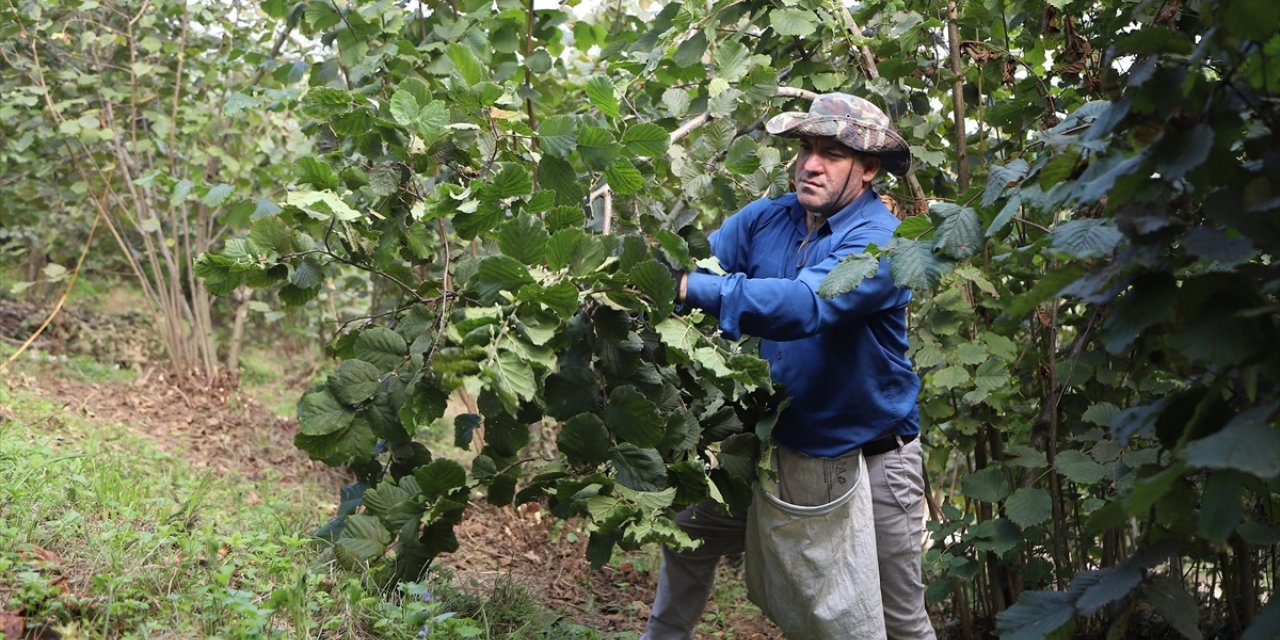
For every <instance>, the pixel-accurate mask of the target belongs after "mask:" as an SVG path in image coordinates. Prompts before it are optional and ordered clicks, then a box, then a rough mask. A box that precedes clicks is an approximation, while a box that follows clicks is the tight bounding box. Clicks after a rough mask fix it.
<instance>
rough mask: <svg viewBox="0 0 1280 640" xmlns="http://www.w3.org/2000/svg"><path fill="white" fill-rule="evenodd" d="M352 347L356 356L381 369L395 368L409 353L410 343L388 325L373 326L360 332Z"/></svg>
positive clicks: (389, 369)
mask: <svg viewBox="0 0 1280 640" xmlns="http://www.w3.org/2000/svg"><path fill="white" fill-rule="evenodd" d="M352 349H353V351H352V352H353V353H354V354H355V356H356V358H359V359H360V360H364V361H365V362H368V363H369V364H372V365H373V366H375V367H378V369H379V370H381V371H391V370H392V369H395V368H396V367H398V366H400V363H401V362H403V361H404V358H405V356H407V355H409V345H408V344H406V343H405V341H404V338H402V337H400V334H398V333H396V332H394V331H392V330H390V329H388V328H386V327H372V328H370V329H366V330H364V331H362V332H360V335H359V336H356V342H355V345H354V346H353V348H352Z"/></svg>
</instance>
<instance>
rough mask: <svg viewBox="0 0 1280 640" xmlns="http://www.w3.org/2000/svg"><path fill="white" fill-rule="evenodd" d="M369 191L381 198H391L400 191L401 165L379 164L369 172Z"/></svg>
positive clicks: (392, 163)
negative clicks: (390, 196)
mask: <svg viewBox="0 0 1280 640" xmlns="http://www.w3.org/2000/svg"><path fill="white" fill-rule="evenodd" d="M369 189H370V190H371V191H373V192H374V193H375V194H377V195H379V196H383V197H386V196H389V195H391V194H394V193H395V192H397V191H399V190H400V164H399V163H396V162H379V163H378V164H376V165H374V166H373V170H372V171H370V172H369Z"/></svg>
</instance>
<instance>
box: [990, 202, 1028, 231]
mask: <svg viewBox="0 0 1280 640" xmlns="http://www.w3.org/2000/svg"><path fill="white" fill-rule="evenodd" d="M1021 208H1022V196H1021V195H1015V196H1013V197H1012V198H1009V201H1008V202H1006V203H1004V207H1002V208H1001V209H1000V213H997V214H996V217H995V218H994V219H992V220H991V225H990V226H988V227H987V233H986V236H987V238H994V237H996V236H997V235H999V234H1000V232H1001V231H1004V228H1005V227H1007V226H1009V222H1011V221H1012V220H1013V218H1014V216H1016V215H1018V210H1019V209H1021Z"/></svg>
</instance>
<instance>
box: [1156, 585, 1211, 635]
mask: <svg viewBox="0 0 1280 640" xmlns="http://www.w3.org/2000/svg"><path fill="white" fill-rule="evenodd" d="M1142 591H1143V593H1144V594H1145V595H1146V599H1147V602H1150V603H1151V606H1152V608H1154V609H1155V610H1156V613H1158V614H1160V617H1161V618H1164V619H1165V622H1168V623H1169V626H1171V627H1173V628H1174V629H1177V630H1178V633H1181V634H1182V637H1184V638H1187V640H1200V639H1201V638H1203V637H1204V634H1202V633H1200V629H1199V625H1200V606H1199V603H1198V602H1196V599H1195V597H1194V596H1192V595H1191V594H1190V593H1187V590H1186V589H1185V588H1183V586H1182V582H1181V581H1180V580H1177V579H1175V578H1171V577H1169V576H1155V577H1153V578H1151V579H1149V580H1148V581H1147V583H1146V584H1145V585H1143V587H1142Z"/></svg>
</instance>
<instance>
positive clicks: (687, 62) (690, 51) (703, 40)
mask: <svg viewBox="0 0 1280 640" xmlns="http://www.w3.org/2000/svg"><path fill="white" fill-rule="evenodd" d="M706 51H707V36H706V34H705V33H703V32H702V31H695V32H694V34H693V35H692V36H689V39H688V40H685V41H684V42H681V43H680V46H678V47H676V51H675V53H673V54H672V55H671V61H672V62H674V63H676V66H677V67H688V66H692V65H695V64H698V63H700V62H702V55H703V54H704V53H706Z"/></svg>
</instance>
